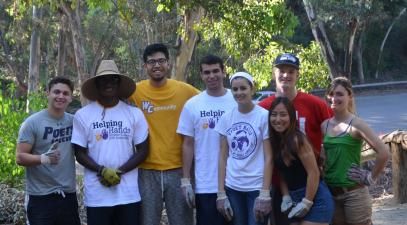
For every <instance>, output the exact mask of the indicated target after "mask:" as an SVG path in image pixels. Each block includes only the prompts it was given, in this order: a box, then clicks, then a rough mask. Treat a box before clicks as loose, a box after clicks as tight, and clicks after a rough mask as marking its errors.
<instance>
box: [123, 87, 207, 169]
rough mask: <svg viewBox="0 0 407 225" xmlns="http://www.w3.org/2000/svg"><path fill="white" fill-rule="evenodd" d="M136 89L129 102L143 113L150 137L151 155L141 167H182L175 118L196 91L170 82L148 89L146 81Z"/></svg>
mask: <svg viewBox="0 0 407 225" xmlns="http://www.w3.org/2000/svg"><path fill="white" fill-rule="evenodd" d="M136 86H137V88H136V91H135V92H134V93H133V94H132V95H131V96H130V98H129V100H130V101H132V102H134V103H135V104H136V105H137V106H138V107H139V108H140V109H141V110H142V111H143V113H144V116H145V117H146V119H147V122H148V126H149V134H150V141H149V145H150V148H149V149H150V152H149V155H148V157H147V159H146V160H145V161H144V162H143V163H142V164H141V165H140V167H141V168H144V169H155V170H169V169H175V168H179V167H182V137H181V136H180V135H179V134H177V133H176V130H177V126H178V119H179V116H180V114H181V110H182V108H183V107H184V104H185V102H186V101H187V100H188V99H189V98H191V97H192V96H194V95H196V94H198V93H199V90H197V89H196V88H194V87H193V86H191V85H189V84H187V83H184V82H181V81H177V80H172V79H168V80H167V83H166V84H165V85H164V86H162V87H159V88H156V87H153V86H151V85H150V81H149V80H143V81H140V82H138V83H137V85H136Z"/></svg>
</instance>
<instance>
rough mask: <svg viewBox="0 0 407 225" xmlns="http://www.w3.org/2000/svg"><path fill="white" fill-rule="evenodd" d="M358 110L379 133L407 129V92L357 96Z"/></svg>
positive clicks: (360, 115)
mask: <svg viewBox="0 0 407 225" xmlns="http://www.w3.org/2000/svg"><path fill="white" fill-rule="evenodd" d="M356 111H357V114H358V115H359V117H361V118H363V119H364V120H365V121H366V122H367V123H368V124H369V125H370V126H371V127H372V128H373V130H374V131H375V132H376V133H377V134H385V133H389V132H391V131H394V130H397V129H399V130H407V90H406V93H398V94H383V95H373V96H356Z"/></svg>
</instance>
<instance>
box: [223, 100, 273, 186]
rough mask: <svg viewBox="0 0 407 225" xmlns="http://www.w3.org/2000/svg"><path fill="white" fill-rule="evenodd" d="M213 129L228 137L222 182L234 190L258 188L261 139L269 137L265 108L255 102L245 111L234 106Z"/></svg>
mask: <svg viewBox="0 0 407 225" xmlns="http://www.w3.org/2000/svg"><path fill="white" fill-rule="evenodd" d="M215 130H216V131H218V132H219V133H220V134H222V135H224V136H226V137H227V141H228V145H229V156H228V159H227V163H226V180H225V185H226V186H228V187H230V188H232V189H234V190H237V191H254V190H260V189H261V188H262V185H263V173H264V171H263V170H264V150H263V140H266V139H268V138H269V133H268V111H267V110H265V109H263V108H262V107H260V106H258V105H255V106H254V108H253V110H252V111H251V112H249V113H247V114H243V113H240V112H239V110H238V109H237V107H236V108H234V109H233V110H232V111H231V112H229V113H226V114H225V115H224V116H222V118H221V119H220V120H219V123H218V124H217V125H216V127H215Z"/></svg>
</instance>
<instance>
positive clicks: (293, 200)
mask: <svg viewBox="0 0 407 225" xmlns="http://www.w3.org/2000/svg"><path fill="white" fill-rule="evenodd" d="M269 131H270V142H271V146H272V150H273V159H274V165H275V166H276V168H277V170H278V171H279V173H280V174H281V179H282V180H281V190H282V193H283V201H282V203H281V211H282V212H285V213H288V218H289V219H290V222H291V224H302V225H305V224H307V225H310V224H329V223H330V222H331V219H332V216H333V211H334V208H333V205H334V204H333V200H332V196H331V194H330V193H329V190H328V188H327V186H326V184H325V183H324V182H323V181H321V180H320V173H319V169H318V165H317V162H316V158H315V155H314V151H313V149H312V146H311V144H310V143H309V141H308V139H307V138H306V136H305V135H304V134H303V133H302V132H301V131H300V130H299V129H298V127H297V119H296V111H295V109H294V106H293V105H292V103H291V102H290V100H288V98H285V97H277V98H276V99H275V100H274V101H273V103H272V105H271V107H270V110H269ZM276 222H277V223H278V221H276Z"/></svg>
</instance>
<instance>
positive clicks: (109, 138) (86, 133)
mask: <svg viewBox="0 0 407 225" xmlns="http://www.w3.org/2000/svg"><path fill="white" fill-rule="evenodd" d="M147 136H148V125H147V122H146V119H145V118H144V115H143V113H142V112H141V110H139V109H138V108H136V107H134V106H130V105H127V104H126V103H124V102H122V101H120V102H119V103H118V104H117V105H116V106H114V107H112V108H105V109H104V108H103V106H101V105H100V104H98V103H97V102H92V103H90V104H88V105H87V106H85V107H83V108H82V109H80V110H78V111H77V112H76V114H75V116H74V120H73V134H72V143H74V144H77V145H80V146H82V147H85V148H88V154H89V156H90V157H91V158H92V159H93V160H95V162H96V163H98V164H99V165H103V166H105V167H109V168H114V169H117V168H119V167H120V166H121V165H123V164H124V163H125V162H127V161H128V160H129V158H130V157H131V156H132V155H133V153H134V145H137V144H140V143H142V142H143V141H145V140H146V138H147ZM137 180H138V170H137V168H136V169H133V170H131V171H129V172H127V173H125V174H123V175H122V176H121V181H120V183H119V184H118V185H116V186H113V187H105V186H103V185H102V184H101V183H100V182H99V180H98V177H97V174H96V172H94V171H91V170H88V169H86V168H85V182H84V185H85V199H84V202H85V205H86V206H90V207H101V206H115V205H121V204H129V203H134V202H139V201H140V200H141V198H140V193H139V188H138V181H137Z"/></svg>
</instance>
